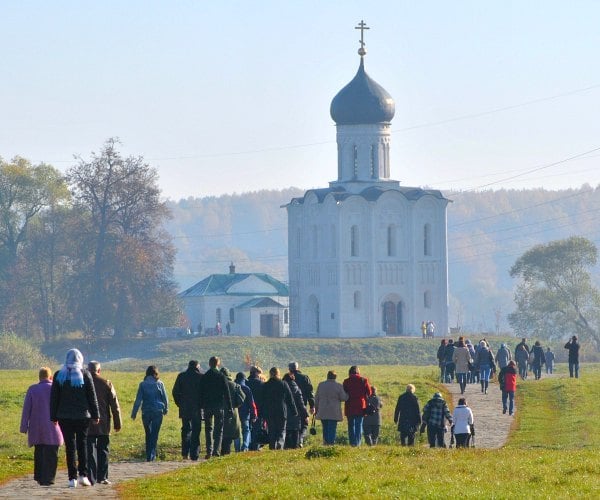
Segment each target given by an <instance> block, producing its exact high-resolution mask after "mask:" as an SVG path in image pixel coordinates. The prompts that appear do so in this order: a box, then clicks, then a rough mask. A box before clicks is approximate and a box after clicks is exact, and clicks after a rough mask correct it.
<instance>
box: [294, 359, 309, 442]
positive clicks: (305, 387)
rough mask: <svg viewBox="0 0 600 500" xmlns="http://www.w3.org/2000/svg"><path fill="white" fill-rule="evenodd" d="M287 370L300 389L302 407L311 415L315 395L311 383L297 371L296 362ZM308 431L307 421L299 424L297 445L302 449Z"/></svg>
mask: <svg viewBox="0 0 600 500" xmlns="http://www.w3.org/2000/svg"><path fill="white" fill-rule="evenodd" d="M288 370H289V373H290V375H293V376H294V381H295V382H296V385H297V386H298V387H299V388H300V392H301V393H302V402H303V403H304V407H305V408H306V405H308V407H309V408H310V414H311V415H313V414H314V413H315V394H314V388H313V385H312V382H311V381H310V378H309V377H308V375H305V374H304V373H302V372H301V371H300V370H299V366H298V363H297V362H296V361H292V362H291V363H290V364H289V365H288ZM307 431H308V420H307V421H306V422H305V421H304V419H302V421H301V422H300V434H299V436H298V438H299V441H298V442H299V445H300V448H302V445H303V444H304V439H305V438H306V433H307Z"/></svg>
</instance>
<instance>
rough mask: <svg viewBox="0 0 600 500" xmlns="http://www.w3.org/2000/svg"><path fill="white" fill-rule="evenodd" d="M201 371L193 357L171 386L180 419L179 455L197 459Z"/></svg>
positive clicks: (200, 428)
mask: <svg viewBox="0 0 600 500" xmlns="http://www.w3.org/2000/svg"><path fill="white" fill-rule="evenodd" d="M201 380H202V373H201V372H200V365H199V363H198V361H196V360H195V359H193V360H191V361H190V362H189V363H188V367H187V370H185V371H184V372H181V373H180V374H179V375H177V378H176V379H175V385H174V386H173V391H172V394H173V399H174V400H175V404H176V405H177V407H178V408H179V418H180V419H181V456H182V457H183V458H184V459H186V458H188V457H189V458H190V460H198V457H199V456H200V432H201V430H202V415H201V410H200V381H201Z"/></svg>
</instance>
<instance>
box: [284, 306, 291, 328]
mask: <svg viewBox="0 0 600 500" xmlns="http://www.w3.org/2000/svg"><path fill="white" fill-rule="evenodd" d="M289 321H290V313H289V312H288V310H287V309H284V310H283V324H284V325H287V324H288V323H289Z"/></svg>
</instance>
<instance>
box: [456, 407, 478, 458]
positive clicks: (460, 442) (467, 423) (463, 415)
mask: <svg viewBox="0 0 600 500" xmlns="http://www.w3.org/2000/svg"><path fill="white" fill-rule="evenodd" d="M452 418H453V421H454V438H455V439H456V447H457V448H468V447H469V441H470V439H471V435H472V434H474V433H475V428H474V423H475V421H474V420H473V412H472V411H471V408H469V407H468V406H467V400H466V399H465V398H460V399H459V400H458V406H457V407H456V408H454V413H453V415H452Z"/></svg>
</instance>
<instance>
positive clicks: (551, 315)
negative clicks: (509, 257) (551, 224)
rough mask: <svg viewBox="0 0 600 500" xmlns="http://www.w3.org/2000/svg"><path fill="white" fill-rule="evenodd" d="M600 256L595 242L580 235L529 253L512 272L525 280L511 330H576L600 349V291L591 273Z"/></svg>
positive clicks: (543, 333)
mask: <svg viewBox="0 0 600 500" xmlns="http://www.w3.org/2000/svg"><path fill="white" fill-rule="evenodd" d="M597 258H598V251H597V249H596V246H595V245H594V243H593V242H591V241H589V240H587V239H586V238H582V237H576V236H573V237H570V238H567V239H563V240H557V241H552V242H550V243H547V244H543V245H536V246H534V247H533V248H531V249H530V250H528V251H527V252H525V253H524V254H523V255H522V256H521V257H519V258H518V259H517V261H516V262H515V264H514V265H513V266H512V268H511V270H510V275H511V277H513V278H520V279H521V283H520V284H519V285H518V287H517V291H516V293H515V303H516V305H517V309H516V311H514V312H513V313H511V314H510V315H509V317H508V320H509V323H510V325H511V326H512V328H513V329H514V330H515V331H516V332H517V333H518V334H522V335H525V334H528V335H531V336H536V337H540V338H563V337H566V336H569V335H573V334H576V335H579V336H581V337H582V338H584V339H588V340H590V341H591V342H592V343H593V344H594V345H595V346H596V348H597V349H600V335H599V330H598V326H599V325H600V293H599V291H598V289H597V288H595V287H594V286H593V284H592V279H591V276H590V272H589V269H590V268H591V267H593V266H594V265H596V261H597Z"/></svg>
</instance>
